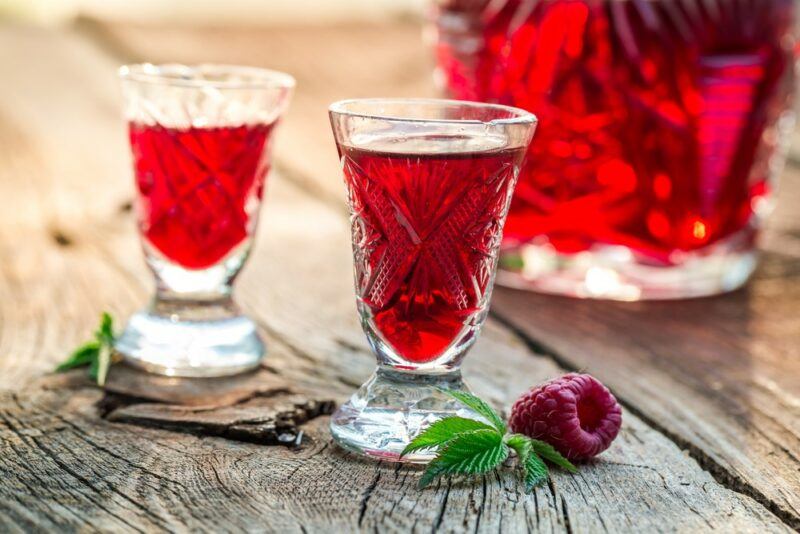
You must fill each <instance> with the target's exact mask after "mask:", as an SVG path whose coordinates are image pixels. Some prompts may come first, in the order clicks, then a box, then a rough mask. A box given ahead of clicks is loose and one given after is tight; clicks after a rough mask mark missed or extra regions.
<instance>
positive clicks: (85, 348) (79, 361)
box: [56, 341, 100, 373]
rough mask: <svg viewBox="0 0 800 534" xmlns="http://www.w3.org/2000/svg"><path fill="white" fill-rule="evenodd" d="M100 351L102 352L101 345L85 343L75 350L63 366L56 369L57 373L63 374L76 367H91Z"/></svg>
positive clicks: (62, 363) (94, 342)
mask: <svg viewBox="0 0 800 534" xmlns="http://www.w3.org/2000/svg"><path fill="white" fill-rule="evenodd" d="M98 350H100V344H99V343H98V342H97V341H89V342H88V343H84V344H83V345H81V346H80V347H78V348H77V349H75V351H73V353H72V354H71V355H70V357H69V358H67V359H66V360H64V361H63V362H61V364H60V365H59V366H58V367H56V372H57V373H63V372H64V371H69V370H70V369H74V368H75V367H83V366H84V365H89V363H91V361H92V360H93V359H94V358H97V351H98Z"/></svg>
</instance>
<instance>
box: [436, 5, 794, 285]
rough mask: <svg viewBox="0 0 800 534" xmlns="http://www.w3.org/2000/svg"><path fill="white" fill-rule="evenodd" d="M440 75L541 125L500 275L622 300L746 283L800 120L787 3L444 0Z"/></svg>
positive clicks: (460, 93) (458, 93) (452, 88)
mask: <svg viewBox="0 0 800 534" xmlns="http://www.w3.org/2000/svg"><path fill="white" fill-rule="evenodd" d="M436 7H437V10H436V11H437V15H436V17H435V20H436V22H435V27H436V29H437V32H436V33H437V35H438V41H437V48H436V50H437V58H438V64H439V69H438V73H439V75H440V79H441V80H442V81H443V82H444V85H445V86H446V87H447V89H448V90H449V92H450V93H451V94H452V95H453V96H454V97H456V98H463V99H469V100H473V99H474V100H481V101H490V102H498V103H501V104H508V105H513V106H519V107H521V108H524V109H527V110H530V111H532V112H534V113H536V114H537V116H538V117H539V118H540V120H541V121H542V127H541V128H540V131H539V133H538V135H537V142H536V143H534V144H533V145H532V146H531V149H530V152H529V154H528V159H527V164H526V167H525V168H524V169H523V171H522V173H521V175H520V182H519V185H518V186H517V192H516V194H515V197H514V201H513V203H512V206H511V211H510V213H509V216H508V222H507V224H506V231H505V242H504V250H503V260H502V261H501V274H500V275H498V280H499V281H500V283H508V284H511V285H516V286H520V287H530V288H535V289H538V290H542V291H547V292H556V293H565V294H571V295H577V296H582V297H608V298H617V299H623V300H635V299H640V298H644V299H646V298H655V299H660V298H681V297H690V296H699V295H706V294H713V293H717V292H720V291H727V290H731V289H734V288H736V287H738V286H740V285H741V284H743V283H744V282H745V281H746V280H747V279H748V277H749V276H750V274H751V273H752V272H753V269H754V267H755V259H756V253H755V241H756V238H757V236H758V231H759V229H760V227H761V226H762V225H763V222H764V220H765V216H766V215H767V214H768V212H769V211H770V207H771V205H772V193H773V190H774V186H775V179H776V178H777V176H778V174H779V173H780V169H781V168H782V164H783V162H784V156H785V150H784V149H785V147H786V143H787V142H788V139H789V135H788V133H789V132H790V131H791V126H792V124H793V113H792V110H791V106H790V105H791V101H792V97H793V87H794V80H795V54H794V48H795V46H796V36H795V35H794V31H793V19H794V10H795V5H794V2H793V1H792V0H768V1H752V2H747V1H739V0H680V1H678V0H646V1H632V0H500V1H490V0H438V1H437V2H436Z"/></svg>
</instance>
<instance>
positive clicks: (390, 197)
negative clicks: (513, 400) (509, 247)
mask: <svg viewBox="0 0 800 534" xmlns="http://www.w3.org/2000/svg"><path fill="white" fill-rule="evenodd" d="M330 119H331V124H332V127H333V133H334V137H335V139H336V144H337V148H338V151H339V156H340V160H341V165H342V169H343V171H344V178H345V183H346V186H347V192H348V202H349V205H350V210H351V224H352V228H351V230H352V239H353V260H354V266H355V288H356V296H357V306H358V313H359V315H360V317H361V324H362V326H363V328H364V331H365V332H366V335H367V339H368V340H369V343H370V345H371V347H372V349H373V351H374V352H375V354H376V356H377V358H378V369H377V371H376V373H375V374H374V375H373V377H372V378H371V379H370V380H369V381H368V382H367V383H366V384H364V385H363V386H362V387H361V389H359V390H358V391H357V392H356V393H355V394H354V395H353V396H352V397H351V398H350V400H349V401H348V402H347V403H346V404H344V405H343V406H342V407H341V408H339V410H338V411H337V412H336V413H335V414H334V416H333V419H332V421H331V432H332V434H333V437H334V438H335V440H336V441H337V442H338V443H339V444H340V445H341V446H343V447H344V448H346V449H349V450H351V451H355V452H357V453H361V454H365V455H368V456H373V457H377V458H381V459H386V460H394V461H399V460H403V461H408V462H424V461H427V460H428V459H430V456H431V455H430V454H429V453H427V452H419V453H414V454H412V455H409V456H407V457H404V458H402V459H401V458H400V453H401V451H402V450H403V448H405V446H406V445H407V444H408V443H409V441H410V440H411V439H412V438H413V437H414V436H415V435H416V434H417V433H418V432H419V431H420V430H421V429H422V428H424V427H425V426H427V425H429V424H430V423H432V422H434V421H436V420H438V419H440V418H442V417H446V416H449V415H453V414H455V413H459V414H460V415H463V416H466V417H474V416H475V415H474V414H471V413H470V412H468V411H467V410H465V409H464V408H463V407H460V405H459V404H458V403H457V402H455V401H454V400H453V399H452V398H451V397H450V396H449V395H447V394H446V393H445V392H444V391H445V390H447V389H453V390H464V389H466V386H465V385H464V383H463V381H462V379H461V372H460V370H459V366H460V363H461V361H462V359H463V357H464V355H465V353H466V352H467V350H468V349H469V348H470V346H471V345H472V344H473V343H474V341H475V339H476V338H477V336H478V333H479V331H480V328H481V325H482V324H483V322H484V320H485V318H486V314H487V310H488V305H489V299H490V297H491V293H492V285H493V282H494V276H495V270H496V267H497V255H498V248H499V246H500V241H501V239H502V233H503V224H504V222H505V219H506V215H507V213H508V208H509V204H510V201H511V196H512V194H513V192H514V186H515V184H516V182H517V176H518V174H519V170H520V165H521V163H522V160H523V158H524V156H525V152H526V149H527V147H528V144H529V143H530V140H531V137H532V136H533V132H534V129H535V125H536V118H535V117H534V116H533V115H532V114H530V113H528V112H527V111H523V110H521V109H517V108H511V107H507V106H500V105H491V104H480V103H468V102H459V101H453V100H425V99H401V100H387V99H366V100H346V101H342V102H337V103H335V104H333V105H332V106H331V107H330Z"/></svg>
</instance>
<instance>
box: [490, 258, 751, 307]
mask: <svg viewBox="0 0 800 534" xmlns="http://www.w3.org/2000/svg"><path fill="white" fill-rule="evenodd" d="M680 260H681V261H680V264H679V265H674V266H667V267H665V266H655V265H647V264H643V263H641V262H639V261H637V260H636V259H635V257H634V254H633V253H632V252H631V251H630V250H629V249H628V248H626V247H615V246H605V247H595V248H594V249H593V250H591V251H587V252H581V253H577V254H571V255H566V254H559V253H557V252H555V251H553V249H552V247H550V246H549V245H524V246H522V247H519V248H517V249H512V250H506V251H504V252H503V253H502V254H501V262H500V263H501V268H500V269H498V272H497V283H498V284H500V285H503V286H507V287H513V288H516V289H527V290H532V291H539V292H543V293H553V294H558V295H568V296H572V297H580V298H599V299H611V300H622V301H636V300H670V299H684V298H693V297H703V296H709V295H716V294H719V293H725V292H728V291H733V290H734V289H737V288H739V287H741V286H742V285H744V284H745V283H746V282H747V280H748V279H749V278H750V276H751V275H752V274H753V271H755V268H756V264H757V254H756V252H755V251H754V250H752V249H748V250H732V249H731V247H726V246H724V245H723V246H716V247H714V248H713V249H709V250H704V251H702V253H699V252H695V253H685V254H684V257H682V258H680ZM504 265H505V268H503V266H504Z"/></svg>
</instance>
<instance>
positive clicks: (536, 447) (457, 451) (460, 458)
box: [400, 390, 577, 492]
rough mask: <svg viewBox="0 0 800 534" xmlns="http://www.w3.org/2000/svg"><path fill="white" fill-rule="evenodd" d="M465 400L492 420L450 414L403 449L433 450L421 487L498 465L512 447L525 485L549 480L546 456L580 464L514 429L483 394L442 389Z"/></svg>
mask: <svg viewBox="0 0 800 534" xmlns="http://www.w3.org/2000/svg"><path fill="white" fill-rule="evenodd" d="M443 392H444V393H446V394H448V395H450V396H451V397H453V398H455V399H456V400H457V401H459V402H460V403H461V404H463V405H464V406H466V407H467V408H469V409H471V410H472V411H473V412H475V413H476V414H478V415H479V416H481V417H482V418H484V419H485V420H486V421H488V424H487V423H485V422H483V421H478V420H475V419H467V418H464V417H458V416H453V417H446V418H444V419H440V420H439V421H436V422H435V423H433V424H431V425H430V426H429V427H427V428H426V429H425V430H423V431H422V432H420V433H419V434H418V435H417V436H416V437H415V438H414V439H413V440H412V441H411V443H409V444H408V446H406V448H405V449H404V450H403V452H402V453H401V455H400V456H401V457H403V456H406V455H408V454H410V453H412V452H416V451H420V450H428V449H433V450H436V451H437V455H436V457H435V458H434V459H433V460H431V461H430V463H429V464H428V467H427V469H426V470H425V473H423V475H422V478H421V479H420V481H419V487H420V489H422V488H424V487H426V486H428V485H429V484H430V483H431V482H433V481H434V480H435V479H436V478H438V477H440V476H443V475H480V474H483V473H488V472H489V471H492V470H494V469H497V468H498V467H499V466H500V465H501V464H502V463H503V462H505V461H506V459H507V458H508V456H509V454H510V452H511V451H512V450H513V451H514V452H515V453H516V455H517V464H518V466H519V467H520V468H522V471H523V474H524V480H525V490H526V491H528V492H530V491H532V490H533V488H534V487H536V486H538V485H539V484H541V483H542V482H544V481H545V480H547V475H548V468H547V465H546V464H545V462H544V460H547V461H548V462H550V463H552V464H555V465H557V466H559V467H561V468H562V469H565V470H567V471H569V472H570V473H575V472H576V471H577V469H576V468H575V466H574V465H572V463H571V462H570V461H569V460H567V459H566V458H564V457H563V456H562V455H561V454H560V453H559V452H558V451H556V450H555V449H554V448H553V446H552V445H550V444H549V443H545V442H544V441H540V440H537V439H531V438H529V437H527V436H524V435H522V434H510V433H508V429H507V428H506V424H505V423H504V422H503V419H502V418H501V417H500V415H498V413H497V412H495V411H494V410H493V409H492V408H491V406H489V405H488V404H487V403H486V402H484V401H483V400H481V399H480V398H478V397H476V396H475V395H472V394H470V393H466V392H463V391H450V390H443Z"/></svg>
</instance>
